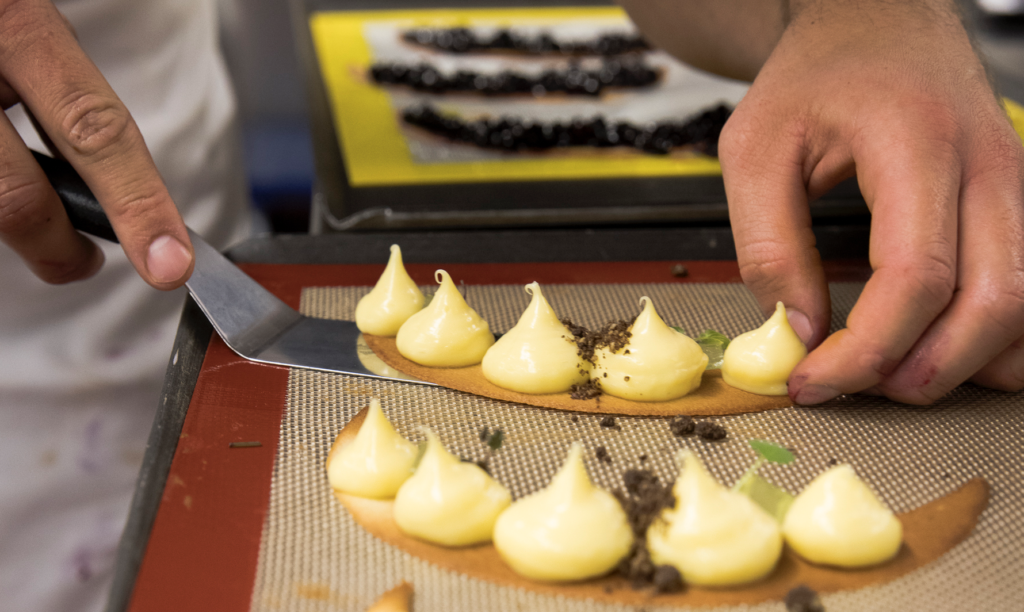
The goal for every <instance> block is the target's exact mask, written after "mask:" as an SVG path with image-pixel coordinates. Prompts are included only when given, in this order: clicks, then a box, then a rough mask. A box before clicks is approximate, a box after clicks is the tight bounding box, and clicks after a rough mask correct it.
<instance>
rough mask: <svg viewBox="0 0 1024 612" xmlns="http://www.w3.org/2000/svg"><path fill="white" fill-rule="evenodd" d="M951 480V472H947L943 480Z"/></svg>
mask: <svg viewBox="0 0 1024 612" xmlns="http://www.w3.org/2000/svg"><path fill="white" fill-rule="evenodd" d="M950 478H952V477H951V476H950V475H949V472H946V473H944V474H943V475H942V479H943V480H949V479H950Z"/></svg>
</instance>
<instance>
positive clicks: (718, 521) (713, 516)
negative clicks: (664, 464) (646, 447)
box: [647, 450, 782, 586]
mask: <svg viewBox="0 0 1024 612" xmlns="http://www.w3.org/2000/svg"><path fill="white" fill-rule="evenodd" d="M680 463H681V464H682V472H681V473H680V475H679V478H678V479H677V480H676V483H675V485H674V486H673V489H672V492H673V493H674V494H675V498H676V505H675V507H673V508H668V509H666V510H665V511H663V512H662V514H661V516H660V517H659V518H658V519H657V520H655V521H654V523H653V524H652V525H651V527H650V528H649V529H648V530H647V548H648V550H649V551H650V553H651V559H652V560H653V561H654V563H655V564H658V565H661V564H668V565H672V566H674V567H675V568H676V569H677V570H679V573H680V574H682V575H683V580H684V581H686V582H687V583H690V584H694V585H700V586H728V585H735V584H743V583H747V582H752V581H754V580H758V579H760V578H763V577H764V576H766V575H767V574H768V573H769V572H771V570H772V568H774V567H775V563H776V562H777V561H778V559H779V555H780V554H781V553H782V535H781V533H780V532H779V525H778V523H777V522H776V521H775V519H774V518H772V517H771V516H770V515H769V514H768V513H767V512H765V511H764V510H762V509H761V508H759V507H758V506H757V505H756V504H754V502H752V501H751V500H750V499H749V498H748V497H747V496H745V495H743V494H741V493H737V492H735V491H730V490H728V489H726V488H725V487H723V486H722V485H721V484H719V483H718V482H717V481H716V480H715V479H714V478H712V477H711V475H710V474H708V472H707V470H705V469H704V466H703V465H701V463H700V460H698V459H697V457H696V456H695V455H694V454H693V453H692V452H690V451H688V450H684V451H682V452H681V453H680Z"/></svg>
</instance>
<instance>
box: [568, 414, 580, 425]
mask: <svg viewBox="0 0 1024 612" xmlns="http://www.w3.org/2000/svg"><path fill="white" fill-rule="evenodd" d="M569 420H570V421H572V422H573V423H579V422H580V417H578V416H577V415H575V414H574V415H572V417H570V418H569Z"/></svg>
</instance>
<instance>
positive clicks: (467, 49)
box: [402, 28, 651, 56]
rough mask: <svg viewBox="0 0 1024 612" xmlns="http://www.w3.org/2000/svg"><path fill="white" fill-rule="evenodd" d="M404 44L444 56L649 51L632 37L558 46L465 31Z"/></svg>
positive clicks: (427, 31) (418, 33) (429, 31)
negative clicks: (488, 53) (499, 53)
mask: <svg viewBox="0 0 1024 612" xmlns="http://www.w3.org/2000/svg"><path fill="white" fill-rule="evenodd" d="M402 39H403V40H405V41H406V42H409V43H412V44H414V45H419V46H421V47H429V48H431V49H436V50H438V51H443V52H445V53H479V52H482V51H499V52H514V53H523V54H529V55H551V54H562V55H604V56H609V55H621V54H623V53H631V52H640V51H648V50H650V48H651V47H650V45H648V44H647V41H645V40H644V39H643V38H641V37H639V36H636V35H634V34H602V35H601V36H598V37H597V38H594V39H592V40H575V41H562V42H559V41H557V40H555V39H554V38H552V37H551V35H550V34H538V35H535V36H533V35H530V36H528V35H524V34H517V33H516V32H513V31H512V30H509V29H500V30H498V31H497V32H495V33H494V34H493V35H490V36H488V37H487V38H482V37H481V36H479V35H477V34H476V33H475V32H473V31H472V30H470V29H468V28H416V29H413V30H408V31H406V32H404V33H403V34H402Z"/></svg>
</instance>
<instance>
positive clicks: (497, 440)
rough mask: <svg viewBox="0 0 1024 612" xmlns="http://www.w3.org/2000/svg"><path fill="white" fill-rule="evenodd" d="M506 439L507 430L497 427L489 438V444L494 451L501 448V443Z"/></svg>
mask: <svg viewBox="0 0 1024 612" xmlns="http://www.w3.org/2000/svg"><path fill="white" fill-rule="evenodd" d="M504 441H505V432H503V431H501V430H500V429H495V430H494V433H492V434H491V436H490V437H489V438H488V439H487V446H490V447H491V450H492V451H496V450H498V449H499V448H501V443H502V442H504Z"/></svg>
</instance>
